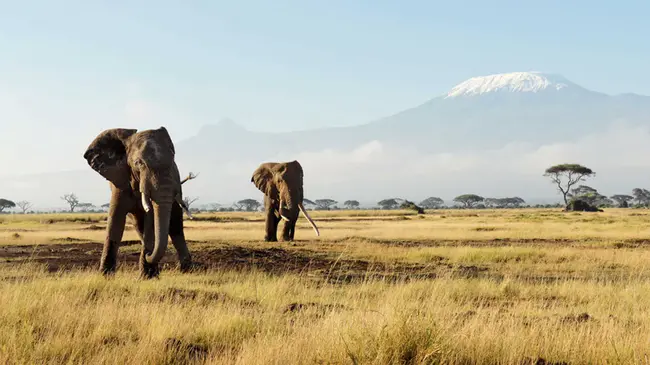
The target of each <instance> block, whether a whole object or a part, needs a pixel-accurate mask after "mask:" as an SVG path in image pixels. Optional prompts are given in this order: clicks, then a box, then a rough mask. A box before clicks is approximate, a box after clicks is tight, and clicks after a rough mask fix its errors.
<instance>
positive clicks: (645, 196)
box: [632, 188, 650, 207]
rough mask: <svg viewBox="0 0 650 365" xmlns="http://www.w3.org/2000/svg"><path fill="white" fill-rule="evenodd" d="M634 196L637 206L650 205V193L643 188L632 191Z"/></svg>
mask: <svg viewBox="0 0 650 365" xmlns="http://www.w3.org/2000/svg"><path fill="white" fill-rule="evenodd" d="M632 195H633V196H634V200H636V201H637V204H639V205H642V206H644V207H647V206H648V204H650V191H648V190H646V189H642V188H635V189H634V190H632Z"/></svg>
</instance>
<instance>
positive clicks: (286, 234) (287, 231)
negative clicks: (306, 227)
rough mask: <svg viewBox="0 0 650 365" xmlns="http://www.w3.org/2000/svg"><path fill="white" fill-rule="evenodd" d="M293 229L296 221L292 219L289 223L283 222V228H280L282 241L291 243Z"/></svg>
mask: <svg viewBox="0 0 650 365" xmlns="http://www.w3.org/2000/svg"><path fill="white" fill-rule="evenodd" d="M295 229H296V220H294V219H292V220H290V221H289V222H287V221H284V227H282V240H283V241H293V232H294V230H295Z"/></svg>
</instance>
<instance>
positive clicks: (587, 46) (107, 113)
mask: <svg viewBox="0 0 650 365" xmlns="http://www.w3.org/2000/svg"><path fill="white" fill-rule="evenodd" d="M530 3H531V2H523V1H490V2H486V1H456V2H432V1H393V2H388V1H339V0H335V1H320V2H315V1H305V0H303V1H273V2H272V1H236V2H235V1H228V2H224V1H185V2H181V1H144V0H143V1H65V0H62V1H57V2H54V1H21V2H18V1H11V2H8V1H3V2H0V10H1V11H0V55H2V56H1V57H0V123H2V135H0V154H1V155H3V156H8V155H10V154H11V153H12V151H16V150H21V151H24V152H22V153H23V154H24V156H23V159H22V160H21V161H16V160H12V161H8V162H6V163H8V170H9V171H11V172H12V173H32V172H40V171H53V170H57V169H72V168H85V167H84V165H83V161H82V160H81V159H80V158H79V151H80V150H83V149H84V148H85V147H86V146H87V144H88V143H89V142H90V140H91V139H92V138H93V137H94V136H95V135H96V134H97V133H98V132H99V131H101V130H103V129H106V128H113V127H118V126H126V127H136V128H139V129H146V128H156V127H158V126H159V125H165V126H167V127H168V129H170V131H171V133H172V137H173V138H174V139H183V138H187V137H189V136H191V135H193V134H195V133H196V132H197V131H198V129H199V128H200V126H202V125H204V124H208V123H214V122H216V121H218V120H219V119H221V118H224V117H228V118H231V119H233V120H234V121H236V122H237V123H239V124H242V125H244V126H246V127H247V128H249V129H252V130H264V131H268V130H281V131H285V130H296V129H307V128H315V127H322V126H341V125H351V124H359V123H365V122H368V121H371V120H373V119H377V118H380V117H383V116H386V115H389V114H392V113H395V112H398V111H400V110H402V109H405V108H408V107H412V106H415V105H417V104H420V103H422V102H424V101H426V100H428V99H430V98H432V97H434V96H436V95H439V94H441V93H443V92H445V91H447V90H448V89H450V88H451V87H453V86H454V85H455V84H457V83H460V82H461V81H463V80H465V79H467V78H469V77H472V76H478V75H484V74H490V73H499V72H511V71H528V70H538V71H546V72H553V73H560V74H562V75H564V76H566V77H567V78H568V79H570V80H572V81H573V82H576V83H577V84H580V85H582V86H584V87H586V88H589V89H592V90H597V91H602V92H606V93H611V94H615V93H621V92H635V93H639V94H645V95H650V73H649V72H648V70H647V67H648V65H650V46H649V45H648V42H647V35H648V34H650V22H648V21H647V14H649V13H650V3H649V2H647V1H617V2H608V3H604V2H602V3H598V2H594V1H571V2H568V1H545V2H536V3H535V4H530ZM34 128H38V129H39V130H40V131H41V133H39V134H38V135H36V134H34V133H32V134H29V133H31V132H30V131H31V130H33V129H34ZM25 135H29V137H18V136H25ZM27 145H28V146H29V148H25V146H27ZM3 160H4V159H3ZM3 164H5V161H3Z"/></svg>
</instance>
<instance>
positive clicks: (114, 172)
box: [84, 128, 137, 188]
mask: <svg viewBox="0 0 650 365" xmlns="http://www.w3.org/2000/svg"><path fill="white" fill-rule="evenodd" d="M136 132H137V129H126V128H115V129H108V130H105V131H103V132H102V133H100V134H99V135H98V136H97V137H95V139H94V140H93V141H92V142H91V143H90V145H89V146H88V148H87V149H86V152H85V153H84V158H85V159H86V162H88V165H90V167H91V168H92V169H93V170H95V171H97V172H98V173H99V174H100V175H102V176H103V177H104V178H106V179H107V180H109V181H111V182H112V183H113V184H115V186H118V187H122V188H124V187H125V183H126V184H128V181H129V177H130V170H129V166H128V164H127V156H126V141H127V140H128V139H129V138H130V137H131V136H133V135H134V134H135V133H136Z"/></svg>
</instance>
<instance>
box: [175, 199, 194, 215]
mask: <svg viewBox="0 0 650 365" xmlns="http://www.w3.org/2000/svg"><path fill="white" fill-rule="evenodd" d="M176 203H178V205H180V206H181V208H183V211H184V212H185V214H187V218H189V219H194V217H193V216H192V213H190V210H189V209H187V206H186V205H185V202H184V201H183V200H182V199H181V197H180V196H178V195H176Z"/></svg>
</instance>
